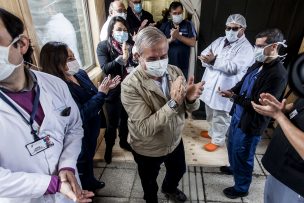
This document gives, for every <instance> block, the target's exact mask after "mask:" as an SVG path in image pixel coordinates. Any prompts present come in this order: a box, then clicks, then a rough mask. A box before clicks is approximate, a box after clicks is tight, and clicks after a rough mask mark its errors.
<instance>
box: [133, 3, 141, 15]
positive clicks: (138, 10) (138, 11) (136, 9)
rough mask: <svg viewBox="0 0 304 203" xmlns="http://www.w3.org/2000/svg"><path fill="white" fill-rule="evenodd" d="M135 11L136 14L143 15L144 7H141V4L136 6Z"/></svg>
mask: <svg viewBox="0 0 304 203" xmlns="http://www.w3.org/2000/svg"><path fill="white" fill-rule="evenodd" d="M134 11H135V12H136V13H141V11H142V5H141V3H137V4H134Z"/></svg>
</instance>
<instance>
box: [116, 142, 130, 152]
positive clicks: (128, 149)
mask: <svg viewBox="0 0 304 203" xmlns="http://www.w3.org/2000/svg"><path fill="white" fill-rule="evenodd" d="M119 146H120V148H122V149H124V150H127V151H129V152H132V148H131V146H130V145H129V143H127V142H119Z"/></svg>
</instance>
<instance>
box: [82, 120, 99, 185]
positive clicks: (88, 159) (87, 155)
mask: <svg viewBox="0 0 304 203" xmlns="http://www.w3.org/2000/svg"><path fill="white" fill-rule="evenodd" d="M99 130H100V125H99V122H96V128H91V127H88V126H84V137H83V138H82V145H81V152H80V154H79V157H78V160H77V169H78V172H79V177H80V180H81V183H82V184H83V186H87V185H89V184H90V183H91V182H92V181H94V180H95V177H94V171H93V158H94V155H95V150H96V145H97V138H98V136H99Z"/></svg>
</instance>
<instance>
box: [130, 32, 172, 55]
mask: <svg viewBox="0 0 304 203" xmlns="http://www.w3.org/2000/svg"><path fill="white" fill-rule="evenodd" d="M162 40H165V41H166V42H167V37H166V36H165V35H164V33H162V31H160V30H159V29H157V28H156V27H152V26H148V27H146V28H144V29H142V30H141V31H140V32H139V33H138V34H137V36H136V39H135V44H134V46H135V47H136V49H137V51H138V53H139V54H142V52H143V49H144V48H146V47H153V46H154V45H155V44H157V43H159V42H160V41H162Z"/></svg>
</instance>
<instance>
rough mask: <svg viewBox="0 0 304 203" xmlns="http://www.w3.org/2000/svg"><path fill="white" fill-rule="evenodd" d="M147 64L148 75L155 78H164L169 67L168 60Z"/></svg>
mask: <svg viewBox="0 0 304 203" xmlns="http://www.w3.org/2000/svg"><path fill="white" fill-rule="evenodd" d="M145 63H146V70H145V71H146V73H147V74H148V75H150V76H154V77H162V76H163V75H164V74H165V72H166V70H167V67H168V58H166V59H162V60H158V61H151V62H145Z"/></svg>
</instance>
